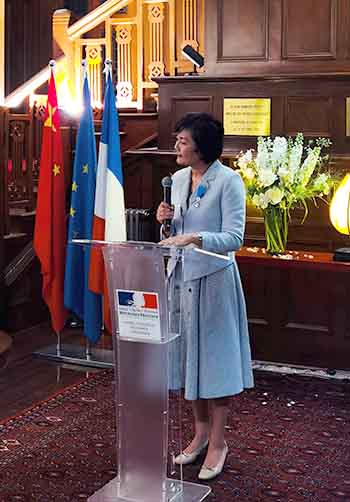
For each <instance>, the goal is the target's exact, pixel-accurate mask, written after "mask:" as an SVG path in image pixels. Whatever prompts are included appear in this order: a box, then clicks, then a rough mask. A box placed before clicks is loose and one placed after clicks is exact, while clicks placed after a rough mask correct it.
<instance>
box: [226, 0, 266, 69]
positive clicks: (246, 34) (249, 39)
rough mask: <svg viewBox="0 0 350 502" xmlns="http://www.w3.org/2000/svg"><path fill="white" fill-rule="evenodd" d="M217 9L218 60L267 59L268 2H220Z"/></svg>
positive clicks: (261, 0) (240, 0)
mask: <svg viewBox="0 0 350 502" xmlns="http://www.w3.org/2000/svg"><path fill="white" fill-rule="evenodd" d="M218 7H219V10H218V60H219V61H234V60H239V59H248V60H249V59H250V60H260V59H266V58H267V56H268V45H267V44H268V21H269V9H268V7H269V1H268V0H220V1H219V3H218ZM247 26H249V30H247ZM229 33H230V34H232V33H233V34H234V36H229V35H228V34H229Z"/></svg>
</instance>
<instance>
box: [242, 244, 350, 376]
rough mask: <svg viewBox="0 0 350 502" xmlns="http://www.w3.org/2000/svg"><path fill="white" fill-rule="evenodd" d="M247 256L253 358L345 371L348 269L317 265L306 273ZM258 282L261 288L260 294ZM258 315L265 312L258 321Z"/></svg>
mask: <svg viewBox="0 0 350 502" xmlns="http://www.w3.org/2000/svg"><path fill="white" fill-rule="evenodd" d="M248 255H249V253H248V252H247V251H246V250H245V249H243V250H242V251H240V252H238V253H237V261H238V264H239V269H240V272H241V277H242V283H243V288H244V291H245V297H246V302H247V313H248V320H249V330H250V338H251V345H252V354H253V358H254V359H257V360H264V361H275V362H279V363H294V364H302V365H307V366H319V367H323V368H339V369H340V368H343V369H347V368H348V367H349V362H348V361H349V353H350V313H349V309H348V308H347V304H348V299H347V298H348V295H349V293H350V289H349V275H348V272H349V270H339V271H337V270H336V268H337V266H335V267H333V266H332V265H331V264H330V267H329V270H325V269H321V268H320V267H319V266H318V264H317V263H313V264H312V266H311V264H310V266H308V268H307V269H305V268H304V267H303V265H300V266H299V264H298V263H295V262H294V263H293V261H292V262H290V263H289V264H288V265H286V264H285V263H283V260H273V259H272V258H271V257H268V256H266V257H264V258H262V259H260V260H256V259H254V255H253V254H252V253H251V254H250V256H248ZM318 258H319V257H318ZM318 258H317V259H318ZM328 259H330V260H331V256H330V257H329V258H328ZM330 263H332V262H330ZM333 268H334V270H333ZM256 284H259V285H260V286H259V289H258V290H257V291H255V290H254V288H255V286H256ZM257 311H258V312H261V313H263V315H262V316H261V318H260V319H257V315H256V314H257ZM264 319H265V321H264Z"/></svg>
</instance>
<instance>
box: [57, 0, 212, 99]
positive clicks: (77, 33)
mask: <svg viewBox="0 0 350 502" xmlns="http://www.w3.org/2000/svg"><path fill="white" fill-rule="evenodd" d="M125 3H127V5H126V6H125ZM204 3H205V2H204V0H159V1H158V2H157V1H154V0H141V1H138V2H136V1H134V0H129V2H123V1H122V0H120V1H117V0H109V1H107V2H105V4H104V5H103V6H102V5H100V6H99V7H97V9H95V11H93V12H90V13H89V14H88V15H87V16H85V17H83V18H81V19H80V20H79V21H78V22H77V23H74V24H73V25H71V26H69V12H68V11H64V10H62V11H57V12H56V13H55V15H54V18H53V34H54V39H55V43H56V45H57V46H58V47H60V49H61V51H63V53H64V54H65V56H66V58H67V61H68V63H69V68H70V70H69V72H70V80H71V82H72V84H73V88H74V89H75V95H76V96H79V95H80V87H81V75H80V71H79V68H80V63H81V60H82V59H83V58H86V59H87V61H88V63H89V65H88V73H89V77H90V87H91V94H92V101H93V102H95V103H101V101H102V95H103V85H104V82H103V81H104V79H103V78H102V70H103V60H104V59H105V58H110V59H112V61H113V66H114V68H115V80H116V82H117V84H116V89H117V100H118V107H119V108H137V109H143V103H144V101H145V100H147V101H149V100H152V94H153V93H154V91H155V90H156V89H157V87H158V86H157V84H156V83H155V82H154V81H153V80H152V79H154V78H156V77H162V76H165V75H176V74H183V73H185V72H190V71H192V70H193V65H192V63H190V62H189V61H188V60H187V59H185V58H184V56H183V55H182V53H181V49H182V48H183V47H184V45H186V44H190V45H192V46H193V47H194V48H195V49H196V50H198V51H199V52H201V53H203V52H204V12H205V9H204ZM122 4H123V8H122V9H121V8H120V7H121V5H122ZM97 13H100V14H99V16H97ZM96 35H97V36H96ZM154 106H155V105H154Z"/></svg>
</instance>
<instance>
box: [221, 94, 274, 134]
mask: <svg viewBox="0 0 350 502" xmlns="http://www.w3.org/2000/svg"><path fill="white" fill-rule="evenodd" d="M223 122H224V129H225V135H226V136H269V135H270V130H271V99H270V98H224V121H223Z"/></svg>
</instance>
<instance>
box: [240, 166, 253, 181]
mask: <svg viewBox="0 0 350 502" xmlns="http://www.w3.org/2000/svg"><path fill="white" fill-rule="evenodd" d="M242 171H243V172H242V174H243V176H244V177H245V178H246V179H247V180H249V181H251V180H253V179H254V178H255V172H254V169H252V168H251V167H247V168H246V169H244V170H242Z"/></svg>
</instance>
